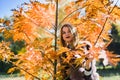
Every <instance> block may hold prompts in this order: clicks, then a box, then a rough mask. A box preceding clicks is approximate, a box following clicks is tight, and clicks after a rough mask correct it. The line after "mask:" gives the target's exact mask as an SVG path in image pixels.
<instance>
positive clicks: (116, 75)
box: [0, 66, 120, 80]
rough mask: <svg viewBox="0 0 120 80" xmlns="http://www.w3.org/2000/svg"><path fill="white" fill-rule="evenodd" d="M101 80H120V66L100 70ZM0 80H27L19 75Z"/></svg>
mask: <svg viewBox="0 0 120 80" xmlns="http://www.w3.org/2000/svg"><path fill="white" fill-rule="evenodd" d="M98 73H99V75H100V80H120V66H119V67H117V68H113V67H107V68H106V69H101V68H98ZM0 80H25V79H24V77H23V76H21V77H19V76H18V74H11V75H5V74H2V75H0Z"/></svg>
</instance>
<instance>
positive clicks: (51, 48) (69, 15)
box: [0, 0, 120, 80]
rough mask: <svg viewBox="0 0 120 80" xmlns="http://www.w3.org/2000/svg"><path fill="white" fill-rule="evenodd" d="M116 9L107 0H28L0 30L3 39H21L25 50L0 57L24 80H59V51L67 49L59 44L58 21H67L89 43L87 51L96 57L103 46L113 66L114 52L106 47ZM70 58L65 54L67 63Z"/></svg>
mask: <svg viewBox="0 0 120 80" xmlns="http://www.w3.org/2000/svg"><path fill="white" fill-rule="evenodd" d="M119 12H120V9H119V7H117V6H116V5H114V6H112V2H110V1H109V0H86V1H85V0H75V1H74V0H48V1H46V3H40V2H38V1H34V0H33V1H32V0H30V2H29V3H24V4H22V5H21V7H19V8H18V9H13V15H12V18H13V25H12V28H11V29H10V30H7V29H6V28H1V30H0V31H1V32H2V31H3V32H4V35H5V36H4V37H5V38H6V39H7V38H9V37H11V36H12V38H13V40H14V41H20V40H23V41H25V48H24V49H25V50H24V51H22V50H21V51H19V53H18V54H17V55H14V54H13V53H12V52H10V51H6V54H7V56H8V57H6V56H5V55H4V54H3V53H2V52H1V53H0V55H1V56H2V58H1V59H2V60H5V59H7V61H8V62H11V63H12V64H13V65H14V67H13V68H11V69H10V70H9V71H8V72H9V73H10V72H12V71H14V70H17V69H18V70H20V71H21V74H22V75H24V76H25V78H26V80H34V78H36V79H38V80H49V79H50V80H51V79H53V80H56V79H57V80H61V79H62V76H61V73H60V70H61V69H62V68H63V67H64V66H62V65H60V64H59V62H58V60H59V56H60V55H61V54H62V53H63V52H67V53H71V52H70V51H69V50H68V49H67V48H63V47H59V38H58V37H59V36H58V35H59V34H58V33H59V29H60V26H61V25H62V24H64V23H71V24H72V25H74V26H75V27H76V29H77V30H78V33H79V35H80V39H81V40H87V41H89V42H90V43H91V44H92V45H93V48H92V49H91V51H92V52H94V56H95V58H96V59H97V60H98V55H99V51H100V50H102V49H105V50H106V51H107V53H108V55H109V59H110V62H111V63H112V64H113V65H117V62H118V61H119V59H111V57H113V56H116V55H113V54H112V53H111V52H110V53H109V51H108V50H107V49H106V47H107V46H108V44H109V42H110V41H111V37H110V36H109V35H110V33H109V31H110V30H111V28H112V27H111V23H113V22H115V21H116V20H119V16H120V14H119ZM1 22H2V20H1ZM6 24H7V23H6ZM4 43H5V42H4ZM0 44H1V45H2V44H3V43H0ZM101 44H103V45H102V46H101ZM80 47H81V45H79V46H78V47H77V49H79V48H80ZM1 50H3V51H5V49H2V48H1ZM8 53H9V54H8ZM80 53H83V51H80ZM71 54H74V53H71ZM4 58H5V59H4ZM71 58H72V57H71V56H70V55H69V56H68V57H67V58H66V59H64V61H66V62H67V63H69V61H70V59H71ZM83 58H85V56H83V57H82V58H80V59H78V60H77V61H76V62H75V63H76V64H77V65H79V64H81V60H82V59H83Z"/></svg>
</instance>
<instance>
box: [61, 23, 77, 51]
mask: <svg viewBox="0 0 120 80" xmlns="http://www.w3.org/2000/svg"><path fill="white" fill-rule="evenodd" d="M64 27H68V28H69V29H70V31H71V33H72V35H73V40H72V41H71V44H70V45H69V48H70V49H74V48H75V46H76V45H77V43H78V34H77V31H76V28H75V27H73V26H72V25H71V24H69V23H66V24H63V25H62V26H61V29H60V43H61V46H63V47H68V45H67V44H66V43H65V41H64V40H63V37H62V35H63V33H62V30H63V28H64Z"/></svg>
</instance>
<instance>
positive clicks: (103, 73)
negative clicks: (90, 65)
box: [97, 65, 120, 80]
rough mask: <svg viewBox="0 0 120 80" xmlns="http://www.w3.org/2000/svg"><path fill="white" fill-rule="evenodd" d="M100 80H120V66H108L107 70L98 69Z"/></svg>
mask: <svg viewBox="0 0 120 80" xmlns="http://www.w3.org/2000/svg"><path fill="white" fill-rule="evenodd" d="M97 71H98V73H99V75H100V80H120V65H119V66H117V67H111V66H108V67H106V68H105V69H102V68H101V67H99V68H98V70H97Z"/></svg>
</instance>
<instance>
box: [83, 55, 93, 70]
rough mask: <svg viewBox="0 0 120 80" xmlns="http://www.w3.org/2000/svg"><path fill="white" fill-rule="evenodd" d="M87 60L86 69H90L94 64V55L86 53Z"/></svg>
mask: <svg viewBox="0 0 120 80" xmlns="http://www.w3.org/2000/svg"><path fill="white" fill-rule="evenodd" d="M85 60H86V62H85V69H86V70H89V69H90V68H91V66H92V64H91V63H92V60H93V56H92V54H90V53H89V54H87V55H86V59H85Z"/></svg>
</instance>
